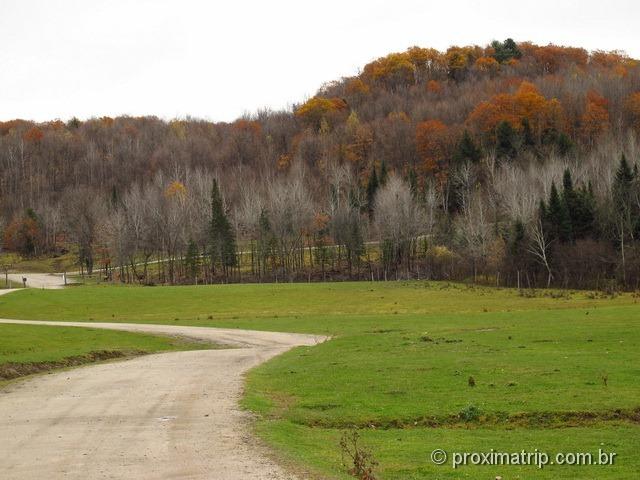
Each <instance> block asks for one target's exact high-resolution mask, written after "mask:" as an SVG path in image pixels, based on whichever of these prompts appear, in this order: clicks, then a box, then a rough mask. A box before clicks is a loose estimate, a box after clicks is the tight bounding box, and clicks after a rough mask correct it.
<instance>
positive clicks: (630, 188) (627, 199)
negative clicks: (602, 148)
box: [612, 154, 640, 236]
mask: <svg viewBox="0 0 640 480" xmlns="http://www.w3.org/2000/svg"><path fill="white" fill-rule="evenodd" d="M636 175H637V170H636V169H635V168H634V169H632V168H631V166H630V165H629V162H627V158H626V157H625V155H624V154H623V155H622V157H621V158H620V164H619V166H618V170H617V171H616V177H615V179H614V181H613V189H612V190H613V192H612V193H613V206H614V209H615V212H616V216H617V220H616V223H617V224H618V225H620V227H621V228H622V229H623V231H624V232H625V233H624V234H625V236H635V235H637V234H638V233H640V211H639V210H638V208H637V206H636V205H634V203H633V201H632V198H633V197H634V196H635V195H634V193H635V194H637V192H636V191H635V189H636V188H637V182H636Z"/></svg>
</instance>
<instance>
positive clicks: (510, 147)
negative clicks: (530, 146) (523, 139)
mask: <svg viewBox="0 0 640 480" xmlns="http://www.w3.org/2000/svg"><path fill="white" fill-rule="evenodd" d="M517 153H518V150H517V148H516V131H515V130H514V129H513V127H512V126H511V124H510V123H509V122H507V121H506V120H503V121H501V122H500V123H498V126H497V127H496V155H498V157H499V158H514V157H515V156H516V155H517Z"/></svg>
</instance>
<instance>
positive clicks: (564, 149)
mask: <svg viewBox="0 0 640 480" xmlns="http://www.w3.org/2000/svg"><path fill="white" fill-rule="evenodd" d="M556 145H557V147H558V153H559V154H560V155H562V156H563V157H566V156H567V155H568V154H569V153H570V152H571V150H573V142H572V141H571V139H570V138H569V135H567V134H566V133H564V132H561V133H560V134H558V136H557V139H556Z"/></svg>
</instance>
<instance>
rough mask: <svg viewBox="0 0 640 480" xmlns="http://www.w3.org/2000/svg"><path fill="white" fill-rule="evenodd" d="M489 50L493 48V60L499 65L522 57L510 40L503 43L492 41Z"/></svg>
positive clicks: (514, 43)
mask: <svg viewBox="0 0 640 480" xmlns="http://www.w3.org/2000/svg"><path fill="white" fill-rule="evenodd" d="M491 48H493V52H494V53H493V58H495V59H496V61H498V62H499V63H507V62H508V61H509V60H511V59H514V58H515V59H519V58H521V57H522V52H521V51H520V50H519V49H518V46H517V45H516V42H514V41H513V40H512V39H511V38H507V39H506V40H505V41H504V42H500V41H498V40H494V41H493V42H491Z"/></svg>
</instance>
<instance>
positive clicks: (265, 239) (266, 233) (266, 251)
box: [258, 209, 275, 271]
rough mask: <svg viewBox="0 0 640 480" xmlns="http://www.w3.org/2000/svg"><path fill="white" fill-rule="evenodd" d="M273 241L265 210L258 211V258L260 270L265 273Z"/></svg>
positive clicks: (271, 252)
mask: <svg viewBox="0 0 640 480" xmlns="http://www.w3.org/2000/svg"><path fill="white" fill-rule="evenodd" d="M274 243H275V239H274V236H273V232H272V231H271V222H269V215H268V213H267V211H266V210H264V209H262V210H261V211H260V218H259V219H258V258H259V259H260V263H261V264H262V270H263V271H266V266H267V262H268V261H269V258H271V257H272V254H273V248H274Z"/></svg>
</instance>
